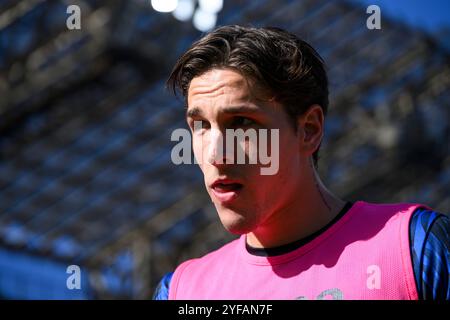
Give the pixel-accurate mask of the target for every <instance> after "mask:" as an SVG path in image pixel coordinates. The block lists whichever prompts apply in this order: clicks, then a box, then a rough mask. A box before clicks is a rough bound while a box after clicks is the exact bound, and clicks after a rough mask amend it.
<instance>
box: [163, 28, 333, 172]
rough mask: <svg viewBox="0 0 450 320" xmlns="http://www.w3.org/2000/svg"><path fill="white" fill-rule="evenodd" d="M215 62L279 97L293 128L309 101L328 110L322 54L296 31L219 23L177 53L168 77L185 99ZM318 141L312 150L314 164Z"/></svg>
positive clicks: (213, 66)
mask: <svg viewBox="0 0 450 320" xmlns="http://www.w3.org/2000/svg"><path fill="white" fill-rule="evenodd" d="M214 68H231V69H234V70H237V71H238V72H240V73H241V74H242V75H243V76H245V77H246V78H248V79H251V80H252V81H253V82H254V83H255V84H257V86H258V87H260V88H262V89H264V90H266V91H267V92H268V93H269V94H270V95H271V97H273V98H274V99H275V101H277V102H279V103H280V104H281V105H282V106H283V107H284V109H285V111H286V112H287V114H288V115H289V116H290V118H291V119H292V123H293V125H294V128H295V129H297V119H298V116H300V115H302V114H303V113H304V112H305V111H307V110H308V108H309V107H310V106H311V105H313V104H318V105H320V106H321V108H322V110H323V113H324V115H326V113H327V110H328V79H327V74H326V71H325V63H324V61H323V59H322V58H321V57H320V55H319V54H318V53H317V52H316V50H314V48H313V47H311V46H310V45H309V44H308V43H306V42H305V41H303V40H301V39H299V38H298V37H297V36H296V35H294V34H292V33H289V32H287V31H285V30H283V29H280V28H276V27H263V28H255V27H244V26H239V25H230V26H223V27H219V28H217V29H215V30H213V31H211V32H210V33H208V34H207V35H205V36H204V37H203V38H201V39H200V40H198V41H196V42H194V43H193V44H192V46H191V47H190V48H189V49H188V50H187V51H186V52H185V53H184V54H183V55H182V56H181V57H180V58H179V59H178V61H177V63H176V64H175V66H174V68H173V70H172V73H171V75H170V77H169V80H168V81H167V85H168V87H169V88H172V90H173V92H174V93H175V95H176V93H177V90H180V91H181V93H182V95H183V97H184V98H185V99H187V94H188V89H189V85H190V83H191V81H192V79H193V78H195V77H198V76H200V75H202V74H203V73H205V72H207V71H209V70H211V69H214ZM319 148H320V145H319V147H318V148H317V150H316V151H315V152H314V153H313V160H314V165H315V167H316V168H317V162H318V159H319Z"/></svg>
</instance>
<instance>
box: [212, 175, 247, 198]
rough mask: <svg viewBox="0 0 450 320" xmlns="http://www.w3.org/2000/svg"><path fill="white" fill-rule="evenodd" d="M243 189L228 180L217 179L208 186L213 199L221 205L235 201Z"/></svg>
mask: <svg viewBox="0 0 450 320" xmlns="http://www.w3.org/2000/svg"><path fill="white" fill-rule="evenodd" d="M243 187H244V185H243V184H242V183H240V182H238V181H236V180H230V179H218V180H216V181H214V183H213V184H212V185H211V186H210V188H211V190H212V193H213V194H214V196H215V198H216V199H217V200H219V201H220V202H222V203H225V202H230V201H232V200H234V199H236V198H237V197H238V196H239V193H240V192H241V190H242V188H243Z"/></svg>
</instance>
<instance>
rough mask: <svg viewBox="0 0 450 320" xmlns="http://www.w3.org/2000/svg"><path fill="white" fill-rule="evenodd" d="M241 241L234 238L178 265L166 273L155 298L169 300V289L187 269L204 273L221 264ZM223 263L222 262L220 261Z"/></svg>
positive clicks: (189, 271)
mask: <svg viewBox="0 0 450 320" xmlns="http://www.w3.org/2000/svg"><path fill="white" fill-rule="evenodd" d="M238 243H239V239H236V240H233V241H231V242H229V243H227V244H225V245H223V246H222V247H220V248H219V249H217V250H214V251H211V252H209V253H207V254H205V255H204V256H202V257H200V258H195V259H189V260H186V261H184V262H183V263H181V264H180V265H178V267H177V268H176V269H175V271H174V272H169V273H166V274H165V275H164V276H163V278H162V279H161V281H160V282H159V284H158V286H157V287H156V289H155V293H154V295H153V299H154V300H168V299H169V289H170V288H171V287H172V288H173V287H174V284H175V286H177V284H178V282H179V280H180V278H181V276H182V275H183V274H185V272H186V269H188V271H187V272H188V273H189V274H190V275H192V273H195V272H197V273H200V274H201V273H202V272H203V271H202V270H205V269H209V268H211V267H212V266H214V265H217V264H219V263H220V262H222V261H223V259H224V258H225V256H226V255H227V254H229V253H230V252H232V251H233V250H234V249H235V248H236V246H237V245H238ZM220 264H221V263H220Z"/></svg>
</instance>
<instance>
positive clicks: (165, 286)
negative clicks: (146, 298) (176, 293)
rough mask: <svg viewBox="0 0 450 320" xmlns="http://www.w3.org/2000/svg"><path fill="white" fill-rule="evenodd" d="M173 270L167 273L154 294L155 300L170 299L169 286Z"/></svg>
mask: <svg viewBox="0 0 450 320" xmlns="http://www.w3.org/2000/svg"><path fill="white" fill-rule="evenodd" d="M172 276H173V272H168V273H166V274H165V275H164V276H163V277H162V279H161V281H160V282H159V283H158V286H157V287H156V289H155V292H154V294H153V300H168V299H169V287H170V282H171V280H172Z"/></svg>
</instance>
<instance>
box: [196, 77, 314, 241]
mask: <svg viewBox="0 0 450 320" xmlns="http://www.w3.org/2000/svg"><path fill="white" fill-rule="evenodd" d="M250 89H251V88H249V84H248V83H247V81H246V79H245V78H244V77H243V76H242V75H241V74H240V73H238V72H236V71H234V70H231V69H212V70H210V71H208V72H206V73H204V74H203V75H201V76H198V77H196V78H194V79H193V80H192V81H191V84H190V87H189V90H188V110H187V121H188V124H189V127H190V128H191V130H192V135H193V150H194V155H195V158H196V159H197V161H198V162H199V165H200V168H201V170H202V172H203V175H204V180H205V185H206V190H207V191H208V193H209V195H210V197H211V199H212V201H213V202H214V205H215V207H216V209H217V211H218V214H219V217H220V219H221V221H222V223H223V225H224V226H225V228H226V229H227V230H228V231H230V232H232V233H235V234H243V233H248V232H252V231H255V230H256V229H257V228H258V227H261V226H263V225H264V224H265V223H268V222H269V221H270V219H273V218H274V217H273V216H274V213H275V212H279V211H280V210H282V209H283V208H284V207H288V206H289V204H290V203H291V202H293V199H295V197H296V196H297V193H298V192H299V191H300V192H301V190H299V181H300V180H301V179H300V176H301V173H300V171H301V170H300V167H301V166H300V165H299V164H300V162H303V161H305V159H304V157H302V156H301V152H300V151H299V150H300V148H299V137H298V135H297V133H296V131H295V130H294V128H293V126H292V123H291V120H290V119H289V118H288V115H287V114H286V113H285V111H284V110H283V108H282V106H281V105H279V104H278V103H276V102H275V101H268V100H267V99H266V101H263V100H262V99H259V97H255V95H256V93H255V92H256V90H250ZM252 93H253V94H252ZM194 121H201V124H202V125H201V126H198V125H197V127H195V126H194ZM197 124H198V123H197ZM226 129H234V130H236V129H243V130H249V129H254V130H255V131H256V132H258V133H260V132H262V131H260V129H267V132H268V134H267V136H268V139H267V141H268V142H267V144H268V146H267V149H268V151H267V152H268V154H270V152H271V150H273V149H274V147H273V144H274V143H278V148H279V149H278V150H279V159H277V160H278V162H279V164H278V171H277V173H276V174H273V175H262V174H261V168H262V167H268V165H262V164H260V161H259V159H258V163H257V164H249V163H248V162H249V161H248V159H249V158H248V156H249V151H250V150H255V149H252V148H257V147H258V145H256V144H254V143H253V142H251V141H249V140H245V141H243V143H242V144H241V147H242V148H243V150H245V154H246V161H245V164H238V163H236V162H237V161H236V153H237V151H236V150H234V156H233V155H230V153H227V151H228V150H227V148H226V146H227V144H226V138H225V133H226V131H225V130H226ZM271 129H279V139H270V137H271V135H270V130H271ZM260 135H261V134H258V135H257V136H258V142H259V141H260ZM219 139H221V141H223V147H222V148H221V147H220V143H219ZM274 140H275V141H274ZM276 140H278V141H276ZM220 152H222V154H223V157H217V155H218V154H219V153H220ZM231 158H233V160H234V163H233V164H230V163H229V162H230V159H231ZM220 160H222V161H220ZM227 162H228V163H227Z"/></svg>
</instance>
